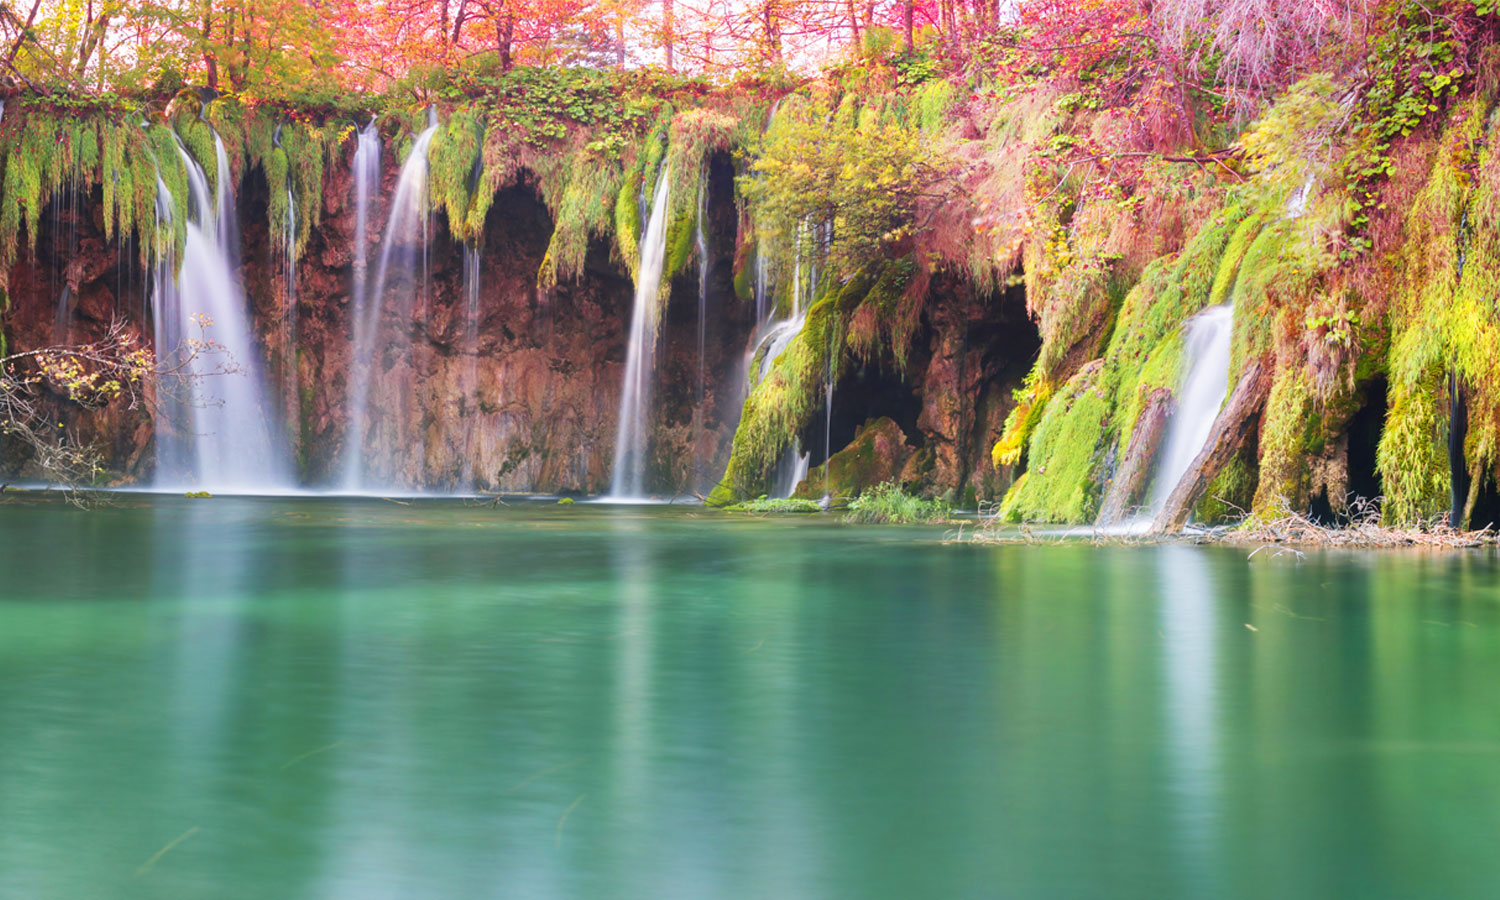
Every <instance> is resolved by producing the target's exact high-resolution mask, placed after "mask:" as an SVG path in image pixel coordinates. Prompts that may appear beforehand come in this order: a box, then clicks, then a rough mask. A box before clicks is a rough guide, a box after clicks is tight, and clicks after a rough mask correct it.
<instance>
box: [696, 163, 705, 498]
mask: <svg viewBox="0 0 1500 900" xmlns="http://www.w3.org/2000/svg"><path fill="white" fill-rule="evenodd" d="M707 219H708V175H707V174H705V175H704V176H703V178H702V180H701V181H700V182H699V183H698V223H697V228H696V229H694V233H693V245H694V247H695V248H696V249H697V251H698V402H697V403H696V404H694V406H693V409H694V410H696V414H695V415H694V416H693V422H694V425H693V432H694V433H693V438H694V440H693V446H694V447H696V446H698V443H699V441H698V439H699V438H700V437H701V436H702V434H703V428H704V423H705V420H706V419H707V417H708V409H707V402H708V356H707V342H708V262H709V260H708V233H707V231H706V229H705V226H704V222H705V221H706V220H707ZM705 462H706V461H705V460H704V459H703V458H702V457H700V456H697V455H696V454H695V455H694V461H693V480H694V481H695V482H700V483H701V482H702V481H703V468H704V463H705Z"/></svg>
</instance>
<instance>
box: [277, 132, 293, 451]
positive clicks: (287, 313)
mask: <svg viewBox="0 0 1500 900" xmlns="http://www.w3.org/2000/svg"><path fill="white" fill-rule="evenodd" d="M271 144H272V146H274V147H278V148H279V147H281V126H280V125H277V126H276V132H275V134H274V135H272V137H271ZM284 190H285V191H286V230H285V233H284V234H283V235H282V244H283V247H282V259H281V265H282V268H281V284H282V304H283V305H282V309H281V323H280V325H281V334H280V344H281V391H282V404H283V409H285V411H286V417H287V426H288V431H289V432H290V431H291V429H292V427H294V425H295V423H296V421H297V417H296V412H297V401H298V397H297V194H296V192H295V191H293V190H292V177H291V175H290V174H288V175H287V177H286V184H285V186H284ZM293 436H294V435H293Z"/></svg>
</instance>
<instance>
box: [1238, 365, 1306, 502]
mask: <svg viewBox="0 0 1500 900" xmlns="http://www.w3.org/2000/svg"><path fill="white" fill-rule="evenodd" d="M1313 401H1314V395H1313V387H1312V380H1311V379H1310V378H1309V377H1308V374H1307V371H1306V370H1305V369H1303V368H1302V367H1301V366H1294V367H1290V368H1286V369H1282V370H1281V371H1279V372H1277V373H1276V378H1275V380H1274V381H1273V382H1272V383H1271V394H1270V397H1269V399H1268V400H1267V401H1266V412H1265V418H1264V425H1263V427H1262V428H1261V432H1260V484H1259V486H1258V487H1257V488H1256V491H1255V504H1254V508H1255V509H1256V511H1262V510H1279V509H1304V508H1305V507H1306V505H1307V500H1308V465H1307V463H1308V459H1309V457H1310V455H1311V444H1312V441H1313V439H1314V435H1315V434H1316V433H1317V432H1318V426H1319V424H1320V421H1319V418H1318V416H1317V415H1315V413H1314V408H1313Z"/></svg>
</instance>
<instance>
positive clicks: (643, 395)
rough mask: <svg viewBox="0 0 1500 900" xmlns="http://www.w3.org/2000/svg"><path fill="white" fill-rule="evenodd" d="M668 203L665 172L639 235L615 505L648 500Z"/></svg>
mask: <svg viewBox="0 0 1500 900" xmlns="http://www.w3.org/2000/svg"><path fill="white" fill-rule="evenodd" d="M669 198H670V177H669V174H668V172H667V171H666V170H665V169H663V170H662V173H661V175H660V176H658V178H657V182H656V193H655V196H654V197H653V198H652V200H651V218H650V220H649V221H648V222H647V224H646V232H645V234H643V235H642V236H641V264H640V267H639V268H638V269H637V271H636V282H635V306H634V308H633V309H632V311H631V313H630V339H629V343H628V344H627V346H626V351H625V381H624V384H623V385H622V386H621V389H620V418H619V424H618V426H617V429H616V431H615V469H614V475H613V477H612V478H611V480H610V488H609V496H610V497H611V498H612V499H615V500H633V499H640V498H643V497H645V496H646V451H647V444H648V439H649V437H650V417H651V377H652V375H653V370H654V369H655V367H656V326H657V321H658V319H659V318H660V315H661V312H660V309H659V308H658V307H659V299H658V296H657V295H658V293H659V292H660V290H661V276H662V267H663V265H664V264H665V262H666V252H667V205H668V200H669Z"/></svg>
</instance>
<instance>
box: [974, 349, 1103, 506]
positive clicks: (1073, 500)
mask: <svg viewBox="0 0 1500 900" xmlns="http://www.w3.org/2000/svg"><path fill="white" fill-rule="evenodd" d="M1099 376H1100V366H1099V364H1097V363H1095V364H1091V365H1089V366H1085V367H1084V368H1083V370H1082V371H1080V372H1079V373H1078V374H1077V375H1074V376H1073V377H1072V378H1071V379H1070V380H1069V381H1068V383H1067V384H1065V385H1064V386H1063V387H1062V389H1061V390H1060V391H1058V392H1057V395H1056V396H1055V397H1053V398H1052V401H1051V402H1050V403H1048V404H1047V409H1046V412H1045V413H1043V415H1042V418H1041V421H1040V422H1039V423H1038V424H1037V427H1036V433H1035V434H1034V435H1033V436H1032V438H1031V449H1030V450H1029V452H1028V459H1029V460H1030V463H1029V468H1028V469H1027V471H1026V473H1025V474H1024V475H1022V476H1021V477H1020V478H1019V479H1017V480H1016V483H1015V485H1014V486H1013V487H1012V488H1011V490H1010V491H1009V492H1008V493H1007V494H1006V495H1005V500H1004V502H1003V503H1002V504H1001V507H1000V514H1001V516H1002V518H1004V519H1005V520H1006V521H1008V522H1031V521H1044V522H1072V523H1082V522H1089V521H1092V520H1093V518H1094V513H1095V512H1097V510H1098V503H1099V485H1098V483H1097V481H1096V480H1095V479H1094V468H1095V466H1096V465H1097V461H1098V457H1099V454H1100V452H1101V451H1102V450H1103V447H1104V445H1105V436H1106V435H1105V432H1106V424H1107V422H1108V419H1109V402H1108V400H1107V398H1106V396H1105V394H1104V392H1103V390H1102V389H1101V387H1100V385H1099Z"/></svg>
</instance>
